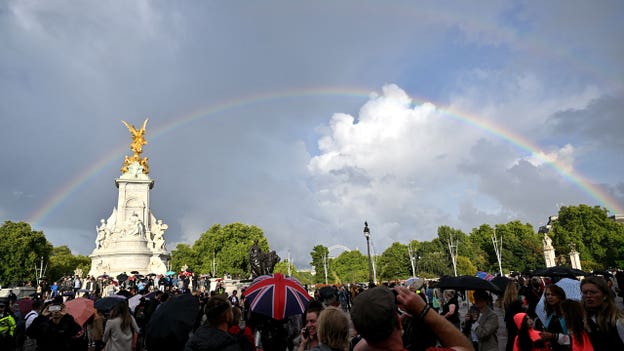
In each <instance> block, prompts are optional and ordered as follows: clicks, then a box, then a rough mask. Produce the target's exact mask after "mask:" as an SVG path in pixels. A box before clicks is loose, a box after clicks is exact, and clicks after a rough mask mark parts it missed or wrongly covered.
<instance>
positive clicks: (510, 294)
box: [503, 280, 526, 351]
mask: <svg viewBox="0 0 624 351" xmlns="http://www.w3.org/2000/svg"><path fill="white" fill-rule="evenodd" d="M503 309H504V311H505V326H506V327H507V344H506V345H505V351H512V349H513V346H514V340H516V336H517V335H518V326H517V324H516V322H515V320H514V317H515V315H516V314H518V313H522V312H526V310H525V308H524V306H523V303H522V299H521V298H520V295H519V293H518V285H517V282H516V281H515V280H512V281H510V282H509V283H508V284H507V287H506V288H505V294H504V295H503Z"/></svg>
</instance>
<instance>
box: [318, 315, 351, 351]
mask: <svg viewBox="0 0 624 351" xmlns="http://www.w3.org/2000/svg"><path fill="white" fill-rule="evenodd" d="M317 330H318V331H317V333H318V338H319V343H320V345H319V346H317V347H315V348H313V349H312V351H330V350H331V351H347V350H349V317H347V314H346V313H344V312H343V311H341V310H340V309H338V308H336V307H327V308H325V309H324V310H323V311H322V312H321V314H320V315H319V317H318V321H317Z"/></svg>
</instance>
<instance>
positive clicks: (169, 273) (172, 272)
mask: <svg viewBox="0 0 624 351" xmlns="http://www.w3.org/2000/svg"><path fill="white" fill-rule="evenodd" d="M165 274H166V275H174V274H176V272H174V271H167V273H165Z"/></svg>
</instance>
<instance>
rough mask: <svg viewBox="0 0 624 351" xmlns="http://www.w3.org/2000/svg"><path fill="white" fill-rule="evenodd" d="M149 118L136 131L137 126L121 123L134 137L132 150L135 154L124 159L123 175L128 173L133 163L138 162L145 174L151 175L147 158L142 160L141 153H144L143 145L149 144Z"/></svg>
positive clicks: (131, 145)
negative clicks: (147, 134)
mask: <svg viewBox="0 0 624 351" xmlns="http://www.w3.org/2000/svg"><path fill="white" fill-rule="evenodd" d="M148 120H149V118H146V119H145V121H143V125H142V126H141V128H140V129H136V127H135V126H133V125H131V124H128V123H127V122H126V121H121V122H122V123H123V124H124V125H125V126H126V128H128V130H129V131H130V134H131V135H132V143H131V144H130V150H132V152H133V153H134V154H133V155H132V156H131V157H128V156H126V158H125V159H124V163H123V167H122V168H121V172H122V173H126V172H127V171H128V167H129V166H130V164H132V162H135V161H136V162H138V163H139V164H140V165H141V166H142V167H143V173H144V174H148V173H149V166H148V164H147V157H143V158H141V153H142V152H143V145H145V144H147V141H146V140H145V127H146V126H147V121H148Z"/></svg>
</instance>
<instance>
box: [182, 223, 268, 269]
mask: <svg viewBox="0 0 624 351" xmlns="http://www.w3.org/2000/svg"><path fill="white" fill-rule="evenodd" d="M255 240H258V245H259V246H260V248H261V249H262V252H269V243H268V242H267V239H266V238H265V236H264V232H263V231H262V229H260V228H258V227H256V226H254V225H246V224H242V223H230V224H227V225H225V226H223V227H222V226H221V225H219V224H215V225H213V226H212V227H211V228H210V229H208V231H206V232H205V233H203V234H202V235H201V236H200V237H199V239H197V241H195V243H194V244H193V251H194V254H195V257H197V260H196V264H197V267H192V268H193V269H194V270H195V271H196V272H202V273H208V272H212V261H213V257H214V258H215V261H216V264H217V269H216V272H217V276H219V275H222V274H224V273H229V274H231V275H232V276H233V277H239V278H247V277H249V275H250V273H251V270H250V267H249V248H250V247H251V246H252V245H253V243H254V241H255Z"/></svg>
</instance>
